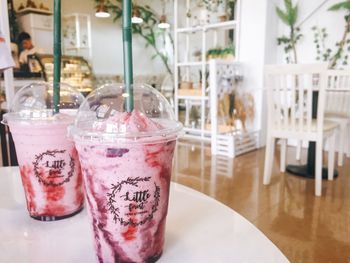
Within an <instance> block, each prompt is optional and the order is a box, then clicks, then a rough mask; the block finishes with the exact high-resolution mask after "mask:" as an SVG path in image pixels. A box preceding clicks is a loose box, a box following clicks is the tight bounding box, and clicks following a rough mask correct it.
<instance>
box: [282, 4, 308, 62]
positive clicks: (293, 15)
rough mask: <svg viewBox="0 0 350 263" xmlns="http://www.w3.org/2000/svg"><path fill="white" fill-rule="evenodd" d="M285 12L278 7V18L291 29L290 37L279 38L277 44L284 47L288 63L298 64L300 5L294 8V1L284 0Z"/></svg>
mask: <svg viewBox="0 0 350 263" xmlns="http://www.w3.org/2000/svg"><path fill="white" fill-rule="evenodd" d="M284 7H285V10H282V9H281V8H279V7H278V6H276V13H277V16H278V17H279V18H280V19H281V20H282V22H283V23H284V24H286V25H287V26H288V27H289V35H288V36H284V35H283V36H281V37H279V38H277V44H278V45H282V46H283V47H284V52H285V54H286V60H287V63H298V57H297V50H296V45H297V42H298V41H299V40H300V39H301V37H302V34H301V33H300V28H299V27H296V22H297V19H298V5H297V4H296V5H295V6H293V3H292V0H284Z"/></svg>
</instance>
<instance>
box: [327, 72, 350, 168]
mask: <svg viewBox="0 0 350 263" xmlns="http://www.w3.org/2000/svg"><path fill="white" fill-rule="evenodd" d="M327 76H328V86H327V93H326V105H325V119H326V120H331V121H334V122H337V123H338V124H339V129H338V130H339V136H337V144H336V145H337V146H338V165H339V166H342V165H343V158H344V153H346V154H347V157H350V139H349V138H348V137H349V136H347V135H348V134H349V133H350V69H347V70H328V71H327Z"/></svg>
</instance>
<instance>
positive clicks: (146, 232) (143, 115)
mask: <svg viewBox="0 0 350 263" xmlns="http://www.w3.org/2000/svg"><path fill="white" fill-rule="evenodd" d="M127 97H128V94H126V93H125V89H124V86H123V85H117V84H116V85H105V86H103V87H101V88H99V89H97V90H95V91H93V92H92V93H91V94H90V95H89V96H88V97H87V98H86V100H85V101H84V103H83V104H82V105H81V107H80V109H79V112H78V115H77V120H76V122H75V125H74V126H73V127H72V129H71V132H70V133H71V136H72V137H73V138H74V141H75V144H76V147H77V150H78V153H79V158H80V161H81V166H82V172H83V178H84V185H85V192H86V196H87V203H88V207H89V217H90V221H91V225H92V230H93V237H94V240H95V249H96V254H97V258H98V260H99V262H155V261H156V260H157V259H158V258H159V257H160V256H161V254H162V251H163V245H164V234H165V223H166V215H167V210H168V198H169V186H170V177H171V171H172V160H173V153H174V148H175V144H176V139H177V137H178V135H179V132H180V130H181V129H182V125H181V124H180V123H179V122H177V121H175V118H174V114H173V111H172V109H171V106H170V105H169V103H168V101H167V100H166V99H165V98H164V97H163V96H162V95H161V94H160V93H159V92H158V91H156V90H155V89H153V88H151V87H149V86H147V85H134V110H133V112H132V113H128V112H125V110H124V109H125V103H126V98H127Z"/></svg>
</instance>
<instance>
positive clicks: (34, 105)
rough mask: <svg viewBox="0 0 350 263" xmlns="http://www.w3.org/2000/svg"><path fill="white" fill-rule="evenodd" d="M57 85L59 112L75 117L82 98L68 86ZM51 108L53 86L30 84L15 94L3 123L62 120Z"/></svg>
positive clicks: (49, 84) (48, 84) (43, 83)
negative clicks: (58, 89)
mask: <svg viewBox="0 0 350 263" xmlns="http://www.w3.org/2000/svg"><path fill="white" fill-rule="evenodd" d="M59 85H60V103H59V105H58V108H59V112H60V113H64V115H70V116H75V115H76V113H77V110H78V109H79V107H80V105H81V104H82V103H83V101H84V96H83V95H82V94H81V93H80V92H79V91H77V90H76V89H75V88H73V87H71V86H69V85H68V84H65V83H60V84H59ZM53 108H54V103H53V84H52V83H47V82H36V83H32V84H29V85H27V86H24V87H23V88H21V89H20V90H19V91H18V92H16V94H15V96H14V98H13V100H12V103H11V104H10V108H9V113H7V114H5V115H4V120H3V123H5V124H7V123H8V121H10V120H21V121H24V120H30V121H36V120H37V121H40V120H45V121H47V120H52V121H54V120H56V119H61V120H62V116H63V114H54V112H53Z"/></svg>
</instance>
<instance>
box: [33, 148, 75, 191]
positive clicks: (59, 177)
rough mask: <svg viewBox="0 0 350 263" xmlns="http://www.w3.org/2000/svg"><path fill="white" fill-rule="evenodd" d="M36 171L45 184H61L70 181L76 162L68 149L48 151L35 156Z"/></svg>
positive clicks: (40, 180) (41, 181) (36, 174)
mask: <svg viewBox="0 0 350 263" xmlns="http://www.w3.org/2000/svg"><path fill="white" fill-rule="evenodd" d="M33 165H34V173H35V176H36V177H37V178H38V180H39V182H40V183H43V184H44V185H45V186H60V185H62V184H64V183H67V182H69V181H70V178H71V177H72V176H73V174H74V167H75V162H74V159H73V157H72V156H70V155H69V154H66V150H53V151H46V152H43V153H41V154H39V155H36V156H35V161H34V162H33Z"/></svg>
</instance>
